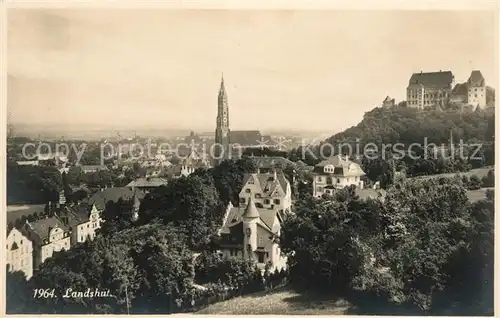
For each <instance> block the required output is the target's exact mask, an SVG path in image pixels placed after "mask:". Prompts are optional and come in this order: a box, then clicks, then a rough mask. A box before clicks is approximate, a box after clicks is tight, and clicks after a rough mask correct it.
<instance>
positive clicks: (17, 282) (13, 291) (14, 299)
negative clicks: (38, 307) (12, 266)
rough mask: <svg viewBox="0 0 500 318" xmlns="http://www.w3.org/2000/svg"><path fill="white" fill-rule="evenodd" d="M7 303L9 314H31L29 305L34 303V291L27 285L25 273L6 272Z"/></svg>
mask: <svg viewBox="0 0 500 318" xmlns="http://www.w3.org/2000/svg"><path fill="white" fill-rule="evenodd" d="M5 286H6V293H5V302H6V311H7V313H8V314H11V315H12V314H23V313H29V312H31V309H30V308H29V305H30V304H31V303H32V297H33V295H32V291H31V290H30V286H29V285H28V284H27V283H26V276H25V275H24V273H23V272H20V271H17V272H10V271H9V270H7V271H6V276H5Z"/></svg>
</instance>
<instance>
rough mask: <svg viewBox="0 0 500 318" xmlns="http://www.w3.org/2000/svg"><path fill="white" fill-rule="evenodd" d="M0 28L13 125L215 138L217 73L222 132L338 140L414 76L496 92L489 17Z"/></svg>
mask: <svg viewBox="0 0 500 318" xmlns="http://www.w3.org/2000/svg"><path fill="white" fill-rule="evenodd" d="M7 24H8V28H9V32H8V39H7V40H8V46H7V57H8V58H7V61H8V65H7V71H8V78H7V79H8V81H7V89H8V94H7V99H8V100H7V106H8V112H9V113H10V114H11V119H10V120H11V122H12V124H13V125H14V126H15V125H26V126H36V125H38V126H40V127H42V126H49V127H50V128H53V127H55V126H59V127H71V128H75V129H76V127H81V126H84V127H95V128H93V129H98V130H101V129H109V130H122V129H124V128H126V127H127V129H131V130H139V129H145V128H144V127H147V128H146V129H155V130H156V129H174V130H194V131H214V130H215V122H216V115H217V93H218V89H219V86H220V80H221V75H222V73H224V79H225V83H226V90H227V93H228V100H229V120H230V129H231V130H261V131H265V130H278V131H280V130H298V131H318V132H325V131H331V132H332V133H333V132H338V131H342V130H345V129H347V128H349V127H351V126H355V125H357V124H358V123H359V122H360V121H361V119H362V117H363V114H364V113H365V112H367V111H370V110H371V109H373V108H374V107H377V106H380V105H381V104H382V101H383V99H384V98H385V97H386V96H390V97H391V98H395V99H396V102H399V101H402V100H405V99H406V98H405V92H406V86H407V85H408V80H409V78H410V77H411V75H412V74H413V73H418V72H420V71H423V72H437V71H439V70H443V71H446V70H450V71H452V72H453V74H454V75H455V78H456V82H464V81H466V80H467V78H468V77H469V75H470V73H471V71H472V70H476V69H477V70H480V71H481V72H482V74H483V75H484V77H485V80H486V84H487V85H488V86H491V87H493V88H495V89H496V88H497V74H496V69H497V60H496V58H497V52H496V51H497V45H496V30H495V25H496V21H495V12H494V11H441V10H437V11H397V10H387V11H383V10H322V11H315V10H304V11H300V10H296V11H290V10H282V11H263V10H261V11H250V10H248V11H247V10H245V11H241V10H233V11H231V10H149V9H141V10H119V9H62V10H61V9H59V10H55V9H29V10H26V9H9V14H8V23H7ZM165 127H167V128H165ZM171 127H174V128H171Z"/></svg>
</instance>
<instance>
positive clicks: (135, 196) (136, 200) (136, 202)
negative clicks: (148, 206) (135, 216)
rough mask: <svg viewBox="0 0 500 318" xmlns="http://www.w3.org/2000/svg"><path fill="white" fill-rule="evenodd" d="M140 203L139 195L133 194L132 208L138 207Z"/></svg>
mask: <svg viewBox="0 0 500 318" xmlns="http://www.w3.org/2000/svg"><path fill="white" fill-rule="evenodd" d="M140 205H141V201H139V197H138V196H137V193H136V194H135V195H134V208H139V207H140Z"/></svg>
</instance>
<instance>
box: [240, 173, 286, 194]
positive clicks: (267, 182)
mask: <svg viewBox="0 0 500 318" xmlns="http://www.w3.org/2000/svg"><path fill="white" fill-rule="evenodd" d="M275 176H276V178H275ZM250 178H253V180H254V181H255V182H258V184H259V186H260V189H261V190H262V194H263V195H271V194H272V193H273V192H274V190H275V189H276V186H277V185H279V186H280V187H281V189H282V190H283V192H284V193H285V194H286V193H287V189H288V185H289V184H290V183H289V182H288V180H287V179H286V178H285V175H284V174H283V173H282V172H276V175H275V174H274V173H248V174H245V176H244V178H243V185H246V184H247V182H248V180H249V179H250Z"/></svg>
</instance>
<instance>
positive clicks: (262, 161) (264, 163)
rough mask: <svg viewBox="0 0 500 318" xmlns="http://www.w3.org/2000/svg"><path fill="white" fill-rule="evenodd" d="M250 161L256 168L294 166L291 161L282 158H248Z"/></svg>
mask: <svg viewBox="0 0 500 318" xmlns="http://www.w3.org/2000/svg"><path fill="white" fill-rule="evenodd" d="M250 159H251V160H252V161H253V162H254V163H255V165H256V166H257V167H258V168H276V167H277V166H281V167H282V168H286V167H287V166H289V165H295V164H294V162H293V161H290V160H288V159H286V158H284V157H250Z"/></svg>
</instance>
